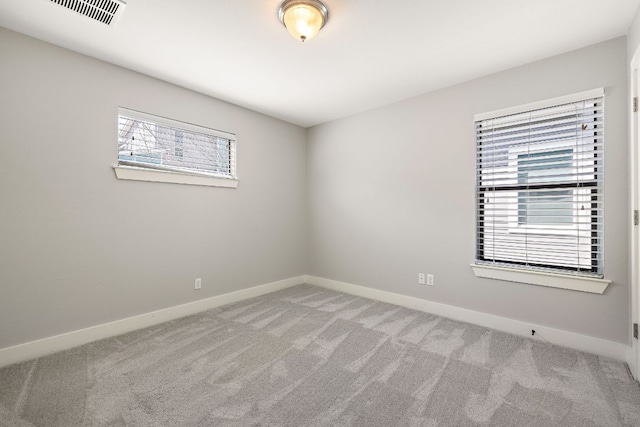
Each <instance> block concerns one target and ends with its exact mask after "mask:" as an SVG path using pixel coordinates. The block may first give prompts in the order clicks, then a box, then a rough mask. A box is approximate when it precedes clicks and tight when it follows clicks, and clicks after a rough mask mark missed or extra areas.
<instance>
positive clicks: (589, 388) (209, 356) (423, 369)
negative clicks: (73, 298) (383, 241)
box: [0, 285, 640, 427]
mask: <svg viewBox="0 0 640 427" xmlns="http://www.w3.org/2000/svg"><path fill="white" fill-rule="evenodd" d="M0 420H1V421H0V425H2V426H65V427H67V426H296V427H297V426H367V427H371V426H472V425H473V426H475V425H488V426H553V425H560V426H580V427H584V426H621V425H634V426H638V425H640V386H639V385H638V383H636V382H634V381H633V380H632V379H631V377H630V375H629V373H628V371H627V369H626V366H624V365H623V364H622V363H620V362H617V361H614V360H609V359H605V358H601V357H597V356H594V355H591V354H586V353H580V352H577V351H573V350H568V349H565V348H561V347H557V346H553V345H549V344H545V343H539V342H536V341H532V340H529V339H525V338H521V337H517V336H513V335H509V334H505V333H501V332H497V331H493V330H490V329H486V328H481V327H478V326H474V325H470V324H465V323H461V322H456V321H452V320H449V319H445V318H442V317H438V316H434V315H430V314H425V313H422V312H419V311H414V310H409V309H406V308H402V307H397V306H394V305H390V304H385V303H381V302H375V301H371V300H367V299H364V298H359V297H354V296H351V295H347V294H342V293H339V292H334V291H330V290H326V289H322V288H318V287H314V286H310V285H300V286H296V287H293V288H289V289H286V290H283V291H280V292H276V293H273V294H269V295H265V296H262V297H258V298H254V299H251V300H247V301H243V302H240V303H236V304H232V305H229V306H224V307H220V308H218V309H213V310H210V311H207V312H205V313H201V314H198V315H195V316H190V317H187V318H184V319H179V320H175V321H172V322H168V323H165V324H162V325H158V326H154V327H151V328H148V329H144V330H140V331H136V332H132V333H129V334H126V335H122V336H119V337H115V338H111V339H106V340H102V341H98V342H95V343H91V344H87V345H85V346H82V347H79V348H76V349H73V350H69V351H66V352H63V353H58V354H54V355H51V356H47V357H42V358H40V359H37V360H34V361H31V362H25V363H21V364H18V365H13V366H10V367H7V368H4V369H2V370H0Z"/></svg>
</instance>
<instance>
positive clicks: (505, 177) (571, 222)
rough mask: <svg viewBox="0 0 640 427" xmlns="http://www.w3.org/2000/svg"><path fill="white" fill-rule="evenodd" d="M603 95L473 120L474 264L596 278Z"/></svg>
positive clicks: (600, 248)
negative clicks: (474, 133) (474, 174)
mask: <svg viewBox="0 0 640 427" xmlns="http://www.w3.org/2000/svg"><path fill="white" fill-rule="evenodd" d="M603 98H604V93H603V91H602V90H601V89H600V90H596V91H590V92H587V93H583V94H577V95H575V96H570V97H565V98H563V99H562V103H558V104H552V105H545V103H541V104H537V105H536V106H535V107H534V108H532V109H528V110H527V109H525V110H524V111H522V109H520V110H521V111H518V109H513V110H508V111H507V114H504V115H500V114H495V113H489V114H484V115H480V116H476V121H475V130H476V160H477V161H476V170H477V173H476V198H477V209H476V211H477V217H476V224H477V227H476V233H477V235H476V264H489V265H494V266H504V267H516V268H522V269H526V270H541V271H547V272H554V273H568V274H577V275H585V276H592V277H603V253H602V252H603V172H604V168H603V166H604V162H603V160H604V157H603V154H604V152H603V151H604V145H603V143H604V139H603V138H604V112H603ZM569 100H570V101H569ZM546 104H551V103H550V102H547V103H546ZM541 105H542V106H541ZM530 107H531V106H529V108H530Z"/></svg>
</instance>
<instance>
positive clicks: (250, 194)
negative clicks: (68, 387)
mask: <svg viewBox="0 0 640 427" xmlns="http://www.w3.org/2000/svg"><path fill="white" fill-rule="evenodd" d="M0 61H1V62H0V64H1V65H0V82H2V83H1V91H0V129H1V130H0V178H1V179H0V348H4V347H7V346H11V345H15V344H19V343H23V342H28V341H32V340H35V339H39V338H43V337H47V336H51V335H55V334H60V333H63V332H68V331H73V330H77V329H81V328H85V327H89V326H92V325H96V324H100V323H103V322H108V321H112V320H116V319H122V318H125V317H128V316H132V315H137V314H141V313H146V312H149V311H152V310H157V309H161V308H165V307H169V306H174V305H178V304H181V303H186V302H189V301H194V300H197V299H201V298H206V297H210V296H214V295H218V294H223V293H227V292H231V291H236V290H240V289H243V288H248V287H250V286H254V285H259V284H264V283H268V282H271V281H276V280H280V279H285V278H289V277H293V276H297V275H300V274H304V273H306V243H305V241H306V237H305V232H306V229H307V227H306V166H305V161H306V144H305V130H304V129H303V128H300V127H298V126H294V125H291V124H287V123H285V122H282V121H279V120H276V119H272V118H269V117H266V116H264V115H261V114H258V113H255V112H251V111H248V110H246V109H243V108H239V107H236V106H233V105H230V104H227V103H224V102H221V101H218V100H215V99H212V98H209V97H206V96H203V95H200V94H197V93H194V92H191V91H188V90H185V89H182V88H180V87H176V86H173V85H170V84H167V83H163V82H161V81H158V80H155V79H152V78H149V77H146V76H143V75H140V74H137V73H134V72H131V71H128V70H125V69H122V68H119V67H116V66H112V65H109V64H106V63H104V62H100V61H97V60H94V59H91V58H88V57H85V56H82V55H79V54H75V53H72V52H70V51H67V50H64V49H61V48H58V47H55V46H52V45H49V44H45V43H42V42H40V41H37V40H34V39H31V38H27V37H25V36H22V35H19V34H17V33H14V32H11V31H8V30H6V29H1V28H0ZM118 106H123V107H128V108H132V109H136V110H140V111H145V112H148V113H153V114H158V115H162V116H166V117H170V118H174V119H178V120H183V121H188V122H192V123H197V124H201V125H204V126H209V127H212V128H216V129H222V130H225V131H229V132H234V133H236V134H237V138H238V152H237V158H238V176H239V179H240V183H239V187H238V188H237V189H235V190H233V189H225V188H211V187H198V186H186V185H176V184H162V183H146V182H136V181H119V180H117V179H116V178H115V174H114V171H113V170H112V168H111V166H112V165H113V164H114V163H115V162H116V155H117V154H116V142H117V107H118ZM196 277H202V279H203V284H202V290H200V291H194V290H193V281H194V279H195V278H196Z"/></svg>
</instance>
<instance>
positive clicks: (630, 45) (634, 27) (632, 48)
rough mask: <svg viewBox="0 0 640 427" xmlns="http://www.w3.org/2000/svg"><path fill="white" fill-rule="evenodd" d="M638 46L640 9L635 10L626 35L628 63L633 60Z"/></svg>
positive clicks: (639, 43)
mask: <svg viewBox="0 0 640 427" xmlns="http://www.w3.org/2000/svg"><path fill="white" fill-rule="evenodd" d="M638 46H640V8H638V10H636V14H635V15H634V17H633V21H631V25H630V26H629V31H628V34H627V56H628V58H629V61H631V60H632V59H633V55H634V54H635V53H636V50H637V49H638Z"/></svg>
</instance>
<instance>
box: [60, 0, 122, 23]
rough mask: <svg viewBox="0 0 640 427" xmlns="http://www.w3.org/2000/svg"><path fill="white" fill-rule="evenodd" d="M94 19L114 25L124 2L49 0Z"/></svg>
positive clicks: (108, 0) (117, 0) (106, 0)
mask: <svg viewBox="0 0 640 427" xmlns="http://www.w3.org/2000/svg"><path fill="white" fill-rule="evenodd" d="M51 1H52V2H53V3H56V4H59V5H60V6H64V7H66V8H67V9H71V10H73V11H74V12H78V13H79V14H81V15H84V16H86V17H88V18H91V19H93V20H94V21H98V22H102V23H103V24H106V25H109V26H112V27H113V26H114V25H115V24H116V22H118V19H119V18H120V15H121V14H122V11H123V10H124V7H125V6H126V4H125V3H124V2H122V1H120V0H51Z"/></svg>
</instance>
